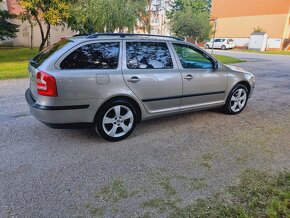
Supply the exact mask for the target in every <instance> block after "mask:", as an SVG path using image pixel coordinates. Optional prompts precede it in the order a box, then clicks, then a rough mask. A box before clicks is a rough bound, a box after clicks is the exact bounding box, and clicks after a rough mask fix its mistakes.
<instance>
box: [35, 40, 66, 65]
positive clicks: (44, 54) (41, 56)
mask: <svg viewBox="0 0 290 218" xmlns="http://www.w3.org/2000/svg"><path fill="white" fill-rule="evenodd" d="M69 42H71V41H70V40H68V39H64V40H61V41H59V42H58V43H56V44H54V45H52V46H49V47H47V48H46V49H44V50H42V51H41V52H40V53H38V54H37V55H36V56H35V57H34V58H33V59H32V60H30V64H31V65H32V66H33V67H35V68H37V67H39V66H40V65H41V64H42V63H43V62H44V61H45V60H46V59H48V58H49V57H50V56H52V55H53V54H54V53H55V52H56V51H57V50H59V49H61V48H62V47H64V46H65V45H66V44H68V43H69Z"/></svg>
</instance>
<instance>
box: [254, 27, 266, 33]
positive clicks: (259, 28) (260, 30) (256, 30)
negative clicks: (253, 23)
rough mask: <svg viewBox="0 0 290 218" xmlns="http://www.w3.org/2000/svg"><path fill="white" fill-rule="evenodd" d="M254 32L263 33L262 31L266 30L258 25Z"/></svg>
mask: <svg viewBox="0 0 290 218" xmlns="http://www.w3.org/2000/svg"><path fill="white" fill-rule="evenodd" d="M253 32H254V33H262V32H265V31H264V30H263V29H262V27H260V26H257V27H255V28H254V30H253Z"/></svg>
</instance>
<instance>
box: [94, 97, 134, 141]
mask: <svg viewBox="0 0 290 218" xmlns="http://www.w3.org/2000/svg"><path fill="white" fill-rule="evenodd" d="M119 107H120V113H119V114H120V115H119V117H120V120H117V119H116V117H118V116H117V114H116V110H115V108H119ZM128 109H129V110H130V111H131V113H132V119H131V118H128V119H125V120H122V119H121V117H125V115H126V110H127V113H129V112H128ZM105 116H106V118H108V119H112V120H113V121H114V120H115V122H114V123H105V121H104V117H105ZM118 119H119V118H118ZM103 121H104V122H103ZM109 122H111V121H109ZM117 122H118V123H117ZM137 122H138V117H137V113H136V109H135V108H134V106H133V105H132V104H131V103H130V102H129V101H127V100H126V99H116V100H113V101H110V102H107V103H105V104H104V105H103V106H102V107H101V108H100V110H99V111H98V113H97V115H96V118H95V125H94V127H95V130H96V132H97V133H98V134H99V135H100V136H102V137H103V138H104V139H106V140H109V141H119V140H122V139H125V138H127V137H128V136H129V135H130V134H131V133H132V132H133V130H134V129H135V126H136V123H137ZM122 125H126V127H128V128H129V127H130V128H129V130H128V131H127V132H126V133H125V129H123V128H122ZM115 129H116V130H115ZM111 131H112V132H114V131H115V132H116V135H115V136H112V135H109V134H108V132H111ZM121 131H123V132H121ZM123 133H124V134H123ZM122 134H123V135H122Z"/></svg>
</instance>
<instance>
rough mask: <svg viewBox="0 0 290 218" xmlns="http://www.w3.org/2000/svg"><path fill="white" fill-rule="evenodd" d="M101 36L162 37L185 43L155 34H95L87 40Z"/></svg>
mask: <svg viewBox="0 0 290 218" xmlns="http://www.w3.org/2000/svg"><path fill="white" fill-rule="evenodd" d="M99 36H120V37H121V38H125V37H126V36H141V37H160V38H168V39H174V40H177V41H184V40H183V39H181V38H177V37H174V36H163V35H155V34H139V33H93V34H90V35H88V36H87V37H86V38H89V39H92V38H98V37H99Z"/></svg>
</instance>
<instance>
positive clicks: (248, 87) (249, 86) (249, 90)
mask: <svg viewBox="0 0 290 218" xmlns="http://www.w3.org/2000/svg"><path fill="white" fill-rule="evenodd" d="M238 84H241V85H244V86H245V87H246V88H247V90H248V95H249V94H250V93H251V85H250V83H249V82H247V81H245V80H241V81H238V82H236V83H235V84H234V85H233V86H232V87H231V88H230V89H229V91H228V93H227V95H226V99H225V101H226V100H227V99H228V97H229V94H230V93H231V91H232V90H233V88H234V87H235V86H236V85H238Z"/></svg>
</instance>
